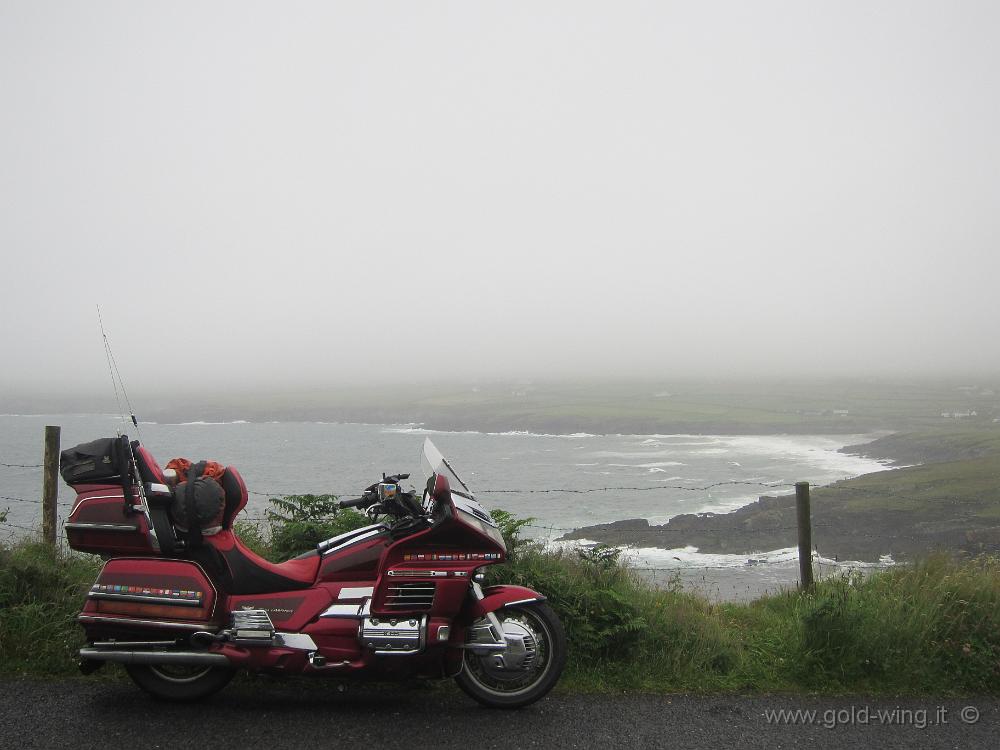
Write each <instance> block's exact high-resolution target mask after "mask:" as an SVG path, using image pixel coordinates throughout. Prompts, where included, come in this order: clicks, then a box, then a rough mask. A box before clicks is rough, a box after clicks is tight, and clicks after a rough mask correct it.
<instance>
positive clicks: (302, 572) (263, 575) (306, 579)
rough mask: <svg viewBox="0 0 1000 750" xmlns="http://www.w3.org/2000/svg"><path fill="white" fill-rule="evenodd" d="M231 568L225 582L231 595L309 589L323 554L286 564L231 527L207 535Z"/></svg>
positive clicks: (294, 559)
mask: <svg viewBox="0 0 1000 750" xmlns="http://www.w3.org/2000/svg"><path fill="white" fill-rule="evenodd" d="M205 543H206V544H209V545H211V546H212V547H213V548H214V549H215V550H216V551H217V552H218V553H219V554H220V555H221V556H222V559H223V560H224V561H225V563H226V567H227V568H228V569H229V576H228V579H229V580H227V581H225V582H224V586H225V588H226V590H227V591H228V592H229V593H230V594H271V593H275V592H280V591H293V590H297V589H307V588H309V587H310V586H312V584H313V582H314V581H315V580H316V574H317V572H318V571H319V564H320V556H319V553H314V554H312V555H306V556H300V557H296V558H293V559H291V560H287V561H285V562H283V563H273V562H270V561H269V560H265V559H264V558H263V557H261V556H260V555H258V554H256V553H255V552H254V551H253V550H251V549H250V548H249V547H247V546H246V545H245V544H243V542H242V540H240V538H239V537H238V536H236V534H234V533H233V532H232V530H231V529H223V530H222V531H220V532H218V533H217V534H213V535H212V536H210V537H205Z"/></svg>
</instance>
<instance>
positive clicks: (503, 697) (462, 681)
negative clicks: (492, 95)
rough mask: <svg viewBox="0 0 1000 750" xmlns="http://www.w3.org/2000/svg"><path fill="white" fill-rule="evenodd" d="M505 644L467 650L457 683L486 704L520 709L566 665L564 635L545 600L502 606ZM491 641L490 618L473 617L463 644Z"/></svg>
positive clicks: (549, 686) (541, 693)
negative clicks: (498, 648) (502, 648)
mask: <svg viewBox="0 0 1000 750" xmlns="http://www.w3.org/2000/svg"><path fill="white" fill-rule="evenodd" d="M495 614H496V616H497V619H498V620H499V622H500V626H501V627H502V628H503V633H502V634H499V635H501V636H502V637H503V638H504V639H505V640H506V641H507V649H506V650H505V651H502V652H500V653H490V654H485V655H482V654H476V653H475V652H473V651H471V650H466V651H465V655H464V665H463V667H464V668H463V669H462V672H461V673H460V674H459V675H458V677H456V678H455V681H456V682H457V683H458V686H459V687H460V688H462V690H464V691H465V692H466V693H468V694H469V695H471V696H472V697H473V698H475V699H476V700H477V701H479V702H480V703H482V704H483V705H484V706H488V707H490V708H520V707H521V706H527V705H528V704H529V703H534V702H535V701H537V700H538V699H539V698H541V697H542V696H544V695H545V694H546V693H548V692H549V691H550V690H551V689H552V688H553V687H554V686H555V684H556V682H557V681H558V680H559V676H560V675H561V674H562V671H563V667H564V666H565V665H566V634H565V632H564V631H563V626H562V623H561V622H559V618H558V617H557V616H556V613H555V612H553V611H552V608H551V607H549V606H548V605H547V604H545V603H544V602H536V603H532V604H521V605H516V606H512V607H504V608H503V609H501V610H499V611H497V612H496V613H495ZM484 633H486V634H487V637H486V638H485V639H483V640H493V638H492V637H491V636H492V634H491V633H490V622H489V620H488V619H486V618H484V619H481V620H477V621H476V622H475V623H473V624H472V627H470V628H469V638H468V639H467V643H475V642H476V641H477V639H479V638H480V637H481V636H482V634H484Z"/></svg>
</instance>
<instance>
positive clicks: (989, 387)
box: [150, 376, 1000, 434]
mask: <svg viewBox="0 0 1000 750" xmlns="http://www.w3.org/2000/svg"><path fill="white" fill-rule="evenodd" d="M997 392H1000V376H998V377H996V378H993V379H991V380H988V381H984V380H982V379H979V380H976V379H970V380H968V381H964V380H950V381H949V380H910V381H902V380H872V379H867V380H866V379H848V378H842V379H825V380H823V379H813V380H779V379H757V380H729V381H724V380H633V381H624V380H623V381H611V380H581V381H561V382H548V381H540V382H527V381H524V382H517V381H509V382H500V381H496V382H486V383H473V382H469V383H425V384H411V385H400V386H371V387H352V388H337V387H330V388H328V389H312V390H308V391H303V390H297V391H272V392H254V393H247V394H228V395H224V396H222V397H218V396H213V397H212V398H211V399H208V398H205V399H204V400H201V401H200V402H199V399H195V400H190V399H189V400H186V401H185V402H184V403H183V404H167V405H165V406H164V407H163V408H162V409H161V410H160V411H161V412H165V413H168V414H170V415H171V416H174V417H184V418H197V419H202V418H208V417H212V416H217V417H220V418H240V419H255V418H256V419H261V418H265V417H266V418H268V419H274V418H279V419H330V420H344V421H369V422H422V423H425V424H426V425H427V426H429V427H435V428H443V429H478V430H511V429H529V430H545V431H550V432H556V431H558V432H578V431H586V432H603V433H613V432H637V433H638V432H675V433H676V432H699V433H710V432H714V433H725V432H731V433H742V434H747V433H754V432H757V433H775V432H792V433H805V432H813V433H823V432H825V433H845V434H846V433H862V432H870V431H874V430H903V429H907V430H913V429H927V428H934V427H938V426H942V425H953V426H954V425H961V426H962V427H966V426H968V425H974V426H980V427H983V426H988V425H992V424H995V423H993V419H996V418H998V417H1000V397H997V396H996V395H995V394H996V393H997ZM971 412H975V416H966V417H962V418H959V419H956V418H954V417H950V416H949V417H943V416H942V414H943V413H947V414H949V415H951V414H954V413H960V414H966V413H971ZM150 416H151V417H152V418H155V415H152V414H151V415H150ZM997 427H998V430H1000V424H998V425H997Z"/></svg>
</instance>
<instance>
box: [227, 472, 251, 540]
mask: <svg viewBox="0 0 1000 750" xmlns="http://www.w3.org/2000/svg"><path fill="white" fill-rule="evenodd" d="M220 484H221V485H222V489H223V491H224V492H225V493H226V512H225V514H224V515H223V516H222V528H224V529H230V528H232V526H233V519H234V518H236V514H237V513H239V512H240V511H241V510H243V509H244V508H245V507H246V504H247V500H248V499H249V495H248V493H247V486H246V483H245V482H244V481H243V477H241V476H240V473H239V472H238V471H236V469H235V467H232V466H227V467H226V472H225V474H223V475H222V481H221V482H220Z"/></svg>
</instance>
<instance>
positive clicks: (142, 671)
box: [125, 664, 236, 701]
mask: <svg viewBox="0 0 1000 750" xmlns="http://www.w3.org/2000/svg"><path fill="white" fill-rule="evenodd" d="M125 671H127V672H128V676H129V677H131V678H132V681H133V682H135V684H136V685H138V686H139V687H141V688H142V689H143V690H145V691H146V692H147V693H149V694H150V695H154V696H156V697H157V698H162V699H164V700H168V701H194V700H198V699H200V698H205V697H207V696H209V695H211V694H212V693H215V692H218V691H219V690H222V688H224V687H225V686H226V685H228V684H229V681H230V680H231V679H233V675H234V674H235V673H236V670H233V669H229V668H228V667H201V666H192V667H188V666H183V665H179V664H126V665H125Z"/></svg>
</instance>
